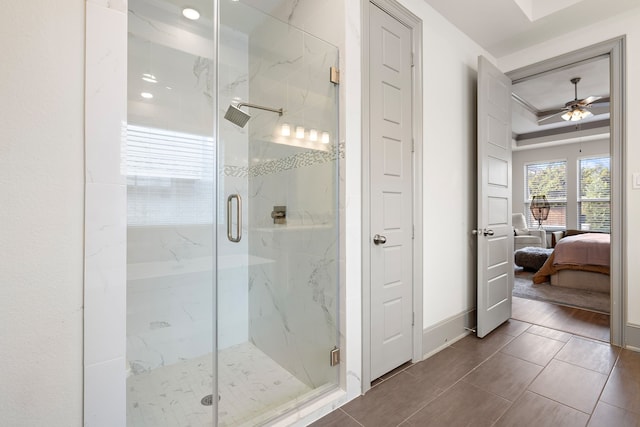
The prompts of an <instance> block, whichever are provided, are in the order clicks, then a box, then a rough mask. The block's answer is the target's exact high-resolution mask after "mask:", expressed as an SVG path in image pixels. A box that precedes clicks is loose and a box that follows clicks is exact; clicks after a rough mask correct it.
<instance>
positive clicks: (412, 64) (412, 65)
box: [411, 52, 415, 67]
mask: <svg viewBox="0 0 640 427" xmlns="http://www.w3.org/2000/svg"><path fill="white" fill-rule="evenodd" d="M414 66H415V65H414V63H413V52H411V67H414Z"/></svg>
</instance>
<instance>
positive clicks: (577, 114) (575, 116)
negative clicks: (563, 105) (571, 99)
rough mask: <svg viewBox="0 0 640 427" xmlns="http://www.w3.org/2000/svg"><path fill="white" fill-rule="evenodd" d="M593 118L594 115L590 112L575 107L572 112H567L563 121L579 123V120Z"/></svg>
mask: <svg viewBox="0 0 640 427" xmlns="http://www.w3.org/2000/svg"><path fill="white" fill-rule="evenodd" d="M591 116H593V113H592V112H591V111H589V110H585V109H584V108H580V107H575V108H573V109H572V110H571V111H567V112H566V113H564V114H563V115H562V119H563V120H567V121H572V122H577V121H579V120H583V119H587V118H589V117H591Z"/></svg>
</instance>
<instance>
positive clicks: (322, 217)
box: [216, 0, 339, 426]
mask: <svg viewBox="0 0 640 427" xmlns="http://www.w3.org/2000/svg"><path fill="white" fill-rule="evenodd" d="M219 8H220V9H219V12H220V14H219V26H218V35H219V42H218V53H217V60H218V68H217V70H218V76H217V80H218V86H217V88H218V90H217V124H218V126H217V129H218V133H217V153H218V154H217V155H218V173H217V178H218V183H217V207H218V208H217V224H218V231H217V303H216V306H217V379H218V380H217V386H218V402H217V411H218V425H224V426H236V425H258V424H261V423H263V422H266V421H268V420H270V419H273V418H275V417H278V416H279V415H281V414H283V413H284V412H287V411H289V410H292V409H293V408H294V407H295V405H300V404H301V402H302V403H304V401H306V400H307V399H311V398H313V397H316V396H318V395H319V394H321V393H323V392H326V391H328V390H329V389H332V388H334V387H335V386H336V384H337V383H338V367H337V366H332V365H331V363H330V353H331V351H332V350H333V349H334V348H335V347H336V346H337V345H338V334H337V330H338V324H339V322H338V308H339V305H338V259H339V258H338V194H337V188H338V187H337V169H338V158H339V149H338V127H337V123H338V122H337V117H338V111H337V105H338V100H337V94H338V89H337V86H336V85H335V84H334V83H331V81H330V69H331V67H337V65H338V64H337V61H338V51H337V49H336V47H334V46H332V45H330V44H328V43H326V42H324V41H322V40H320V39H318V38H315V37H313V36H311V35H309V34H306V33H304V32H303V31H300V30H299V29H296V28H294V27H292V26H290V25H288V24H287V23H284V22H282V21H279V20H277V19H274V18H273V17H270V16H268V15H266V14H264V13H262V12H260V11H258V10H257V9H254V8H252V7H250V6H248V5H246V4H244V3H242V2H236V1H232V0H221V1H220V2H219ZM244 104H250V105H244Z"/></svg>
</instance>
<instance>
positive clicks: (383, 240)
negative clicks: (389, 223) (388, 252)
mask: <svg viewBox="0 0 640 427" xmlns="http://www.w3.org/2000/svg"><path fill="white" fill-rule="evenodd" d="M373 243H375V244H376V245H384V244H385V243H387V238H386V237H384V236H381V235H379V234H376V235H375V236H373Z"/></svg>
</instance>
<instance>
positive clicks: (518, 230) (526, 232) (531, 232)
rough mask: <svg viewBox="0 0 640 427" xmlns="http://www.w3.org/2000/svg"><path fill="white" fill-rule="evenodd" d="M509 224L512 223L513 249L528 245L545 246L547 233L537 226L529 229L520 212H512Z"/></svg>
mask: <svg viewBox="0 0 640 427" xmlns="http://www.w3.org/2000/svg"><path fill="white" fill-rule="evenodd" d="M511 225H513V230H514V236H513V250H514V251H517V250H518V249H522V248H526V247H528V246H530V247H536V248H546V247H547V233H546V232H545V231H544V230H542V229H538V228H532V229H529V228H528V227H527V221H526V220H525V218H524V214H522V213H514V214H513V215H512V216H511Z"/></svg>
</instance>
